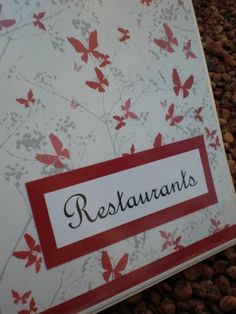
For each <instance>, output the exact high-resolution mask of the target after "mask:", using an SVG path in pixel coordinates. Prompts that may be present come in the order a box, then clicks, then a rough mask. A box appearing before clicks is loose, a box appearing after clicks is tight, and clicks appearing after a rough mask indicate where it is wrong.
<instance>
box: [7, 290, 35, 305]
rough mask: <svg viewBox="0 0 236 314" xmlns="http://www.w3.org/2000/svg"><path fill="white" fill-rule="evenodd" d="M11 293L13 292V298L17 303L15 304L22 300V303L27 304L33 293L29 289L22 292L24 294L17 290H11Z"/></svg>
mask: <svg viewBox="0 0 236 314" xmlns="http://www.w3.org/2000/svg"><path fill="white" fill-rule="evenodd" d="M11 294H12V297H13V299H14V303H15V304H18V303H20V302H21V303H22V304H26V303H27V300H28V298H29V297H30V295H31V291H27V292H25V293H24V294H22V296H20V295H19V293H18V292H16V291H15V290H11Z"/></svg>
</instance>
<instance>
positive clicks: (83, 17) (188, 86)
mask: <svg viewBox="0 0 236 314" xmlns="http://www.w3.org/2000/svg"><path fill="white" fill-rule="evenodd" d="M0 65H1V68H0V88H1V99H2V104H1V106H0V158H1V164H0V184H1V190H0V196H1V198H0V199H1V209H0V217H1V219H0V239H1V242H0V243H1V246H0V296H1V297H0V313H1V314H8V313H19V314H27V313H28V314H30V313H42V312H44V311H46V312H47V310H48V309H49V308H53V307H55V306H57V305H60V304H64V303H65V302H68V301H70V300H71V299H73V298H75V297H77V296H81V295H83V294H86V293H88V292H89V291H95V290H94V289H97V288H99V287H102V289H103V291H105V292H106V289H108V290H109V289H110V288H109V287H110V286H109V284H112V281H113V280H117V282H119V285H121V286H122V276H125V275H126V274H129V273H131V272H133V271H138V270H139V269H141V268H142V267H144V266H146V265H149V264H150V263H152V262H154V261H157V260H159V259H161V258H163V257H165V256H168V255H169V254H171V253H174V252H178V251H181V250H182V251H183V252H185V251H184V250H185V248H187V247H189V246H190V245H191V244H194V243H196V242H197V241H200V240H202V239H205V238H207V237H209V236H211V235H213V234H217V233H219V232H222V231H224V230H225V229H226V228H230V226H233V225H234V224H235V223H236V213H235V209H236V208H235V194H234V190H233V187H232V183H231V180H230V175H229V171H228V166H227V162H226V158H225V154H224V147H223V143H222V139H221V134H220V129H219V125H218V122H217V116H216V111H215V108H214V102H213V98H212V94H211V91H210V87H209V81H208V78H207V72H206V66H205V62H204V60H203V52H202V48H201V45H200V40H199V35H198V32H197V28H196V24H195V21H194V16H193V10H192V5H191V1H190V0H181V1H180V0H44V1H29V0H2V1H1V6H0ZM198 135H204V139H205V145H206V148H207V152H208V158H209V162H210V166H211V172H212V176H213V180H214V184H215V189H216V193H217V197H218V204H217V205H214V206H210V207H208V208H204V209H202V210H200V211H198V212H195V213H194V214H191V215H187V216H185V217H182V218H180V219H177V220H175V221H172V222H169V223H166V224H165V225H161V226H159V227H157V228H153V229H151V230H149V231H146V232H144V233H141V234H138V235H136V236H134V237H131V238H128V239H126V240H122V241H120V242H118V243H115V244H113V245H111V246H109V247H105V248H104V249H101V250H99V251H95V252H93V253H91V254H89V255H86V256H83V257H80V258H78V259H75V260H73V261H71V262H68V263H66V264H64V265H61V266H59V267H55V268H52V269H50V270H47V269H46V267H45V264H44V261H43V255H42V252H41V246H40V243H39V239H38V235H37V231H36V228H35V225H34V220H33V218H32V212H31V208H30V206H29V202H28V196H27V193H26V189H25V183H26V182H28V181H32V180H36V179H39V178H42V177H47V176H51V175H53V174H57V173H62V172H66V171H69V170H72V169H77V168H80V167H83V166H87V165H91V164H95V163H98V162H101V161H105V160H110V159H114V158H117V157H120V156H123V158H126V155H129V154H134V153H136V152H140V151H144V150H147V149H150V148H152V147H159V146H162V145H165V144H169V143H173V142H176V141H180V140H183V139H188V138H192V137H195V136H198ZM166 171H168V169H167V170H166ZM134 184H135V182H134ZM225 232H227V229H226V230H225ZM216 245H217V243H216ZM225 245H227V243H226V244H225ZM186 252H187V251H186ZM192 257H193V256H189V258H192ZM179 269H181V265H180V267H179ZM153 276H155V273H153ZM124 278H125V277H124ZM129 288H131V287H129ZM139 288H140V287H139ZM142 288H145V283H143V285H142ZM124 289H125V288H124ZM108 290H107V291H108ZM121 290H122V288H121ZM121 290H120V291H121ZM96 291H97V290H96ZM135 291H136V290H135V288H134V289H133V290H132V289H131V290H130V291H129V293H134V292H135ZM105 294H106V293H105ZM126 296H127V295H126ZM103 299H105V296H104V298H103ZM101 300H102V299H101ZM113 300H116V298H115V297H114V298H113ZM91 302H92V300H91ZM107 304H110V303H107ZM91 305H94V304H92V303H91ZM73 306H74V305H73ZM89 306H90V304H89V303H88V305H87V306H85V307H84V308H83V309H85V311H86V312H90V310H89V309H88V308H89ZM73 308H74V312H73V313H75V311H76V306H74V307H73ZM99 308H100V307H99V306H98V307H96V308H95V309H94V308H93V309H92V311H96V310H98V309H99ZM80 310H82V308H80V305H79V304H78V311H80ZM46 312H45V313H46ZM50 313H53V312H50ZM54 313H68V312H63V311H60V310H58V309H57V310H55V312H54Z"/></svg>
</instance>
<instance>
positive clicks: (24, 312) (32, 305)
mask: <svg viewBox="0 0 236 314" xmlns="http://www.w3.org/2000/svg"><path fill="white" fill-rule="evenodd" d="M37 311H38V308H37V307H36V304H35V301H34V298H32V299H31V301H30V304H29V309H27V310H26V309H24V310H21V311H19V312H18V314H32V312H33V313H37Z"/></svg>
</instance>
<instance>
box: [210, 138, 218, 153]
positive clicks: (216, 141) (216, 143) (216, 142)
mask: <svg viewBox="0 0 236 314" xmlns="http://www.w3.org/2000/svg"><path fill="white" fill-rule="evenodd" d="M209 146H210V147H212V148H214V150H217V147H220V140H219V137H218V136H216V139H215V142H214V143H210V144H209Z"/></svg>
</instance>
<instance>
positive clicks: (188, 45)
mask: <svg viewBox="0 0 236 314" xmlns="http://www.w3.org/2000/svg"><path fill="white" fill-rule="evenodd" d="M191 44H192V43H191V40H189V41H187V42H186V44H185V45H184V47H183V51H184V54H185V56H186V59H189V58H192V59H196V58H197V56H196V55H195V54H194V53H193V52H192V51H191Z"/></svg>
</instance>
